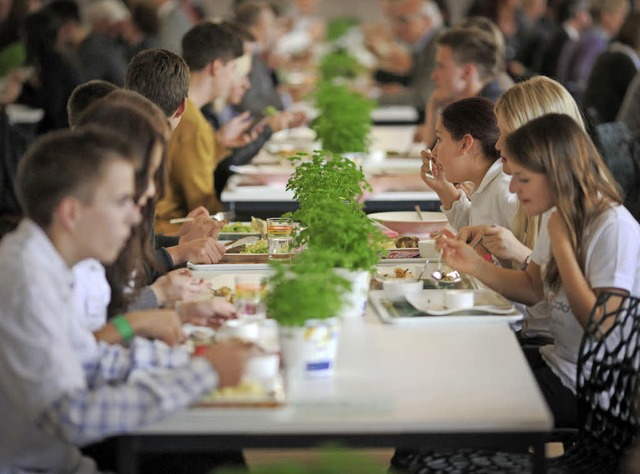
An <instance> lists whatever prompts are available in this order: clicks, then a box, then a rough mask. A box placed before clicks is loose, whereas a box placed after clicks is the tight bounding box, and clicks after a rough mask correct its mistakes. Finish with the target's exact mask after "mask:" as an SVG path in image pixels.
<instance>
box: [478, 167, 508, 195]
mask: <svg viewBox="0 0 640 474" xmlns="http://www.w3.org/2000/svg"><path fill="white" fill-rule="evenodd" d="M501 174H502V160H500V158H498V159H497V160H496V161H495V162H494V163H493V164H492V165H491V167H490V168H489V170H488V171H487V174H485V175H484V178H482V181H481V182H480V186H478V189H476V190H475V191H474V192H473V194H478V193H481V192H482V191H483V190H484V189H486V187H487V186H489V183H491V181H493V180H494V179H496V178H497V177H498V176H500V175H501Z"/></svg>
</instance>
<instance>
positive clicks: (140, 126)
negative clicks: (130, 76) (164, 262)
mask: <svg viewBox="0 0 640 474" xmlns="http://www.w3.org/2000/svg"><path fill="white" fill-rule="evenodd" d="M112 96H113V97H112ZM143 105H144V106H143ZM150 111H155V114H154V113H151V112H150ZM88 123H93V124H99V125H102V126H105V127H108V128H111V129H113V130H114V131H116V132H118V133H119V134H120V135H122V136H123V137H124V138H126V139H127V141H128V142H129V143H130V144H131V146H133V147H134V148H135V149H136V150H137V152H138V153H137V156H138V160H137V161H136V162H135V165H134V167H135V183H136V184H135V198H136V200H138V199H140V197H141V196H142V194H143V193H144V192H145V191H146V189H147V186H148V184H149V179H150V176H149V171H150V167H151V160H152V158H153V156H154V153H155V151H156V149H157V147H161V152H162V155H163V156H162V160H161V165H160V167H159V170H158V172H157V173H156V175H155V176H154V177H153V179H154V180H155V181H156V182H161V176H162V174H163V172H162V169H163V163H164V152H165V148H166V137H167V135H168V124H167V121H166V117H165V116H164V114H163V113H162V112H161V111H160V109H158V108H157V107H156V106H155V105H153V104H152V103H151V102H150V101H149V100H147V99H145V98H144V97H142V96H141V95H140V94H137V93H135V92H133V91H116V92H114V93H112V94H110V95H109V96H108V97H107V98H106V99H103V100H101V101H98V102H96V103H95V104H93V105H92V106H91V107H89V108H88V109H87V110H86V112H85V113H83V114H82V116H81V117H80V120H79V122H78V125H79V126H83V125H85V124H88ZM153 213H154V205H153V202H149V203H147V205H146V206H145V207H144V208H143V209H142V215H143V222H142V224H141V225H139V226H136V227H134V228H133V229H132V235H131V237H130V238H129V240H128V241H127V244H126V246H125V248H124V249H123V250H122V252H121V253H120V255H119V256H118V258H117V260H116V261H115V262H114V263H112V264H111V265H108V266H106V267H105V270H106V275H107V280H108V281H109V285H110V286H111V301H110V303H109V307H108V311H107V312H108V315H109V317H112V316H114V315H116V314H118V313H121V312H122V311H126V309H127V307H128V305H129V304H130V303H131V302H132V301H133V300H134V299H135V297H136V296H137V295H138V293H139V291H140V290H141V289H142V287H144V286H146V285H147V281H148V278H149V271H150V270H151V271H159V270H161V269H160V268H159V266H158V264H157V263H156V259H155V256H154V253H153V246H152V236H151V235H152V231H153V217H154V216H153Z"/></svg>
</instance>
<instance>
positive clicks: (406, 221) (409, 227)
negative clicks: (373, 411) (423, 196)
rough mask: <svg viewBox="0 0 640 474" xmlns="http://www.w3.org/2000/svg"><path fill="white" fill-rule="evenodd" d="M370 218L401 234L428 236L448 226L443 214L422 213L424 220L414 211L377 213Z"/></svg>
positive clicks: (370, 215)
mask: <svg viewBox="0 0 640 474" xmlns="http://www.w3.org/2000/svg"><path fill="white" fill-rule="evenodd" d="M369 218H371V219H374V220H376V221H379V222H381V223H382V224H383V225H385V226H386V227H388V228H390V229H392V230H395V231H396V232H398V233H400V234H411V235H421V236H428V235H429V234H431V233H432V232H438V231H441V230H442V229H444V228H445V227H446V226H447V223H448V221H447V217H446V216H445V215H444V214H443V213H442V212H422V220H420V219H419V218H418V214H417V213H416V212H414V211H399V212H375V213H373V214H369Z"/></svg>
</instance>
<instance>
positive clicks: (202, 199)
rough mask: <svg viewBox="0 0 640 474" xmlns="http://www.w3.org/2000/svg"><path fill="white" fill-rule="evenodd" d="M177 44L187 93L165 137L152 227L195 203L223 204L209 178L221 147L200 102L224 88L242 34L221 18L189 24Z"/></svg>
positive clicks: (166, 225)
mask: <svg viewBox="0 0 640 474" xmlns="http://www.w3.org/2000/svg"><path fill="white" fill-rule="evenodd" d="M182 46H183V48H182V49H183V58H184V60H185V62H186V63H187V65H188V66H189V71H190V77H189V98H188V99H187V105H186V109H185V112H184V114H183V115H182V118H181V119H180V123H179V125H178V126H177V127H176V129H175V130H174V132H173V134H172V136H171V140H170V141H169V148H168V151H167V177H168V179H167V182H166V186H165V189H164V195H163V197H162V198H161V199H160V200H159V201H158V205H157V208H156V231H157V232H164V233H171V232H173V231H175V230H176V229H175V226H174V225H172V224H170V222H169V221H170V220H171V219H173V218H178V217H184V216H185V215H187V213H188V212H189V211H190V210H192V209H195V208H197V207H199V206H203V207H204V208H206V209H207V210H208V211H209V212H217V211H220V210H222V207H223V206H222V203H220V201H219V200H218V198H217V197H216V192H215V189H214V182H213V173H214V171H215V168H216V166H217V163H218V161H219V159H220V149H219V147H218V144H217V143H216V137H215V134H214V132H213V129H212V128H211V125H210V124H209V123H208V122H207V120H206V118H205V117H204V116H203V115H202V112H200V108H201V107H202V106H203V105H205V104H206V103H208V102H210V101H212V100H215V99H217V98H220V97H225V96H226V95H227V94H228V91H229V87H230V85H231V77H232V74H233V70H234V69H235V60H236V59H237V58H238V57H240V56H242V54H243V45H242V39H241V38H240V36H239V35H238V34H237V33H236V32H235V31H233V30H232V29H230V28H229V27H228V26H227V24H226V23H212V22H203V23H200V24H198V25H196V26H194V27H193V28H192V29H191V30H189V31H188V32H187V34H185V36H184V38H183V40H182ZM248 126H249V124H247V127H248ZM251 139H252V137H248V140H249V141H250V140H251Z"/></svg>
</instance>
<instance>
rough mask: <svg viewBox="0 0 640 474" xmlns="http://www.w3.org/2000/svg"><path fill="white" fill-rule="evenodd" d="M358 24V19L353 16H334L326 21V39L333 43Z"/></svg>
mask: <svg viewBox="0 0 640 474" xmlns="http://www.w3.org/2000/svg"><path fill="white" fill-rule="evenodd" d="M357 24H358V20H356V19H355V18H347V17H343V18H334V19H333V20H330V21H329V22H328V23H327V34H326V39H327V41H328V42H330V43H333V42H334V41H336V40H339V39H340V38H342V37H343V36H344V35H346V34H347V32H348V31H349V30H350V29H351V28H353V27H354V26H356V25H357Z"/></svg>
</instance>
